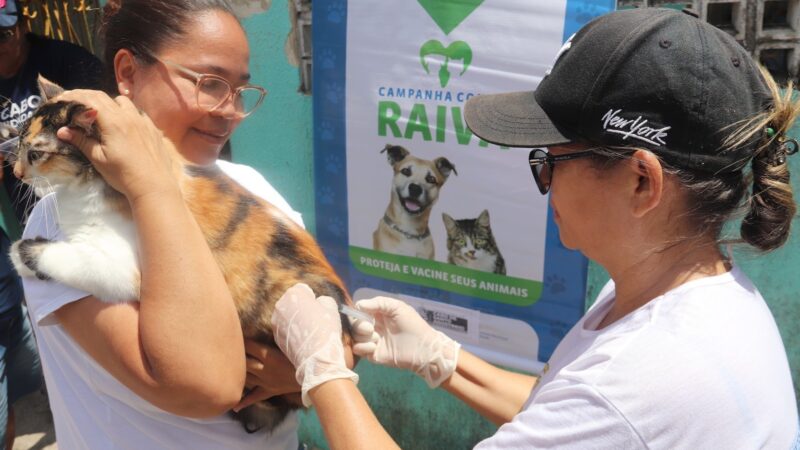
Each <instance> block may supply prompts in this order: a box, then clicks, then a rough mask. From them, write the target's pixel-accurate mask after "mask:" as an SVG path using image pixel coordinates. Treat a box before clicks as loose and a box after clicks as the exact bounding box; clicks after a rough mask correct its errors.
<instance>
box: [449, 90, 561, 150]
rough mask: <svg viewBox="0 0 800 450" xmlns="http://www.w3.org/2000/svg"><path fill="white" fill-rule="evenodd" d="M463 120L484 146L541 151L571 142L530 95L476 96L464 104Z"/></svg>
mask: <svg viewBox="0 0 800 450" xmlns="http://www.w3.org/2000/svg"><path fill="white" fill-rule="evenodd" d="M464 119H465V120H466V121H467V126H468V127H469V128H470V129H471V130H472V132H473V133H474V134H475V135H476V136H478V137H479V138H481V139H483V140H484V141H486V142H490V143H492V144H497V145H503V146H507V147H544V146H548V145H556V144H565V143H567V142H570V141H572V139H569V138H567V137H566V136H564V135H563V134H561V132H560V131H558V129H557V128H556V126H555V125H553V122H552V121H550V118H548V117H547V114H545V112H544V110H542V108H541V107H540V106H539V104H538V103H536V99H535V98H534V93H533V91H525V92H511V93H505V94H487V95H478V96H475V97H472V98H470V99H469V100H467V104H466V105H465V108H464Z"/></svg>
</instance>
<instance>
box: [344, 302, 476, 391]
mask: <svg viewBox="0 0 800 450" xmlns="http://www.w3.org/2000/svg"><path fill="white" fill-rule="evenodd" d="M356 308H358V309H359V310H361V311H364V312H366V313H368V314H370V315H372V316H373V317H374V318H375V324H374V328H373V326H372V324H370V323H369V322H367V321H364V320H358V321H356V323H354V324H353V337H354V338H355V341H356V343H355V345H353V352H354V353H355V354H357V355H360V356H363V357H366V358H367V359H369V360H370V361H372V362H374V363H377V364H381V365H384V366H388V367H396V368H400V369H408V370H411V371H412V372H414V373H416V374H417V375H419V376H421V377H422V378H423V379H424V380H425V381H426V382H427V383H428V386H430V387H431V388H435V387H438V386H439V385H440V384H442V382H443V381H445V380H446V379H448V378H450V376H451V375H452V374H453V371H455V369H456V364H457V362H458V351H459V349H460V348H461V344H459V343H458V342H456V341H454V340H452V339H450V338H449V337H447V335H445V334H444V333H442V332H441V331H437V330H435V329H433V327H431V326H430V325H428V322H426V321H425V320H424V319H423V318H422V317H420V315H419V313H417V311H416V310H415V309H414V308H412V307H411V306H409V305H408V304H406V303H404V302H402V301H400V300H396V299H393V298H389V297H375V298H371V299H367V300H361V301H359V302H358V303H356Z"/></svg>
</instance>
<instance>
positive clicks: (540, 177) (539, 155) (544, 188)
mask: <svg viewBox="0 0 800 450" xmlns="http://www.w3.org/2000/svg"><path fill="white" fill-rule="evenodd" d="M600 148H602V147H593V148H590V149H588V150H585V151H582V152H575V153H568V154H566V155H560V156H553V155H551V154H550V153H548V152H546V151H544V150H542V149H539V148H536V149H533V150H531V152H530V154H528V162H529V163H530V165H531V173H532V174H533V179H534V180H535V181H536V187H538V188H539V192H541V193H542V195H544V194H547V193H548V192H549V191H550V183H551V182H552V180H553V170H554V169H555V166H556V162H559V161H569V160H570V159H578V158H583V157H586V156H592V155H594V154H595V150H598V149H600Z"/></svg>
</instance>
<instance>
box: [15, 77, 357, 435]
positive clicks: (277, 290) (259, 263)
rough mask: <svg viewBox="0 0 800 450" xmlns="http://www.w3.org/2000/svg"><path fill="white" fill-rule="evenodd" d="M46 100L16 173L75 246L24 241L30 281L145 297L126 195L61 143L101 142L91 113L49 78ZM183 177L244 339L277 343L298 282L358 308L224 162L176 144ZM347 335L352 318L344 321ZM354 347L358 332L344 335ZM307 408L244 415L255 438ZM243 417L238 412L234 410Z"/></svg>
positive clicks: (23, 138)
mask: <svg viewBox="0 0 800 450" xmlns="http://www.w3.org/2000/svg"><path fill="white" fill-rule="evenodd" d="M40 89H41V90H42V97H43V99H44V100H43V104H42V105H41V106H40V107H39V109H38V110H37V111H36V112H35V113H34V114H33V116H32V117H31V118H30V119H29V120H28V121H27V122H26V123H25V124H24V125H23V126H22V128H21V129H20V131H19V144H18V149H17V154H16V163H15V173H19V174H20V175H23V181H24V182H26V183H28V184H32V185H34V186H33V187H34V189H37V190H38V192H37V194H38V195H40V196H41V195H42V194H44V193H46V192H42V187H43V186H42V184H43V182H44V184H47V188H48V190H49V191H51V192H54V193H55V195H56V201H55V202H54V203H55V204H56V205H57V208H58V211H57V214H58V223H59V227H60V228H61V230H62V232H63V234H64V236H65V240H64V241H59V242H56V241H49V240H46V239H44V238H38V239H26V240H22V241H18V242H16V243H14V245H13V246H12V249H11V258H12V261H13V262H14V265H15V267H16V269H17V271H18V272H19V273H20V275H22V276H29V277H30V276H36V277H38V278H40V279H52V280H55V281H57V282H59V283H62V284H65V285H67V286H71V287H74V288H77V289H80V290H82V291H85V292H89V293H91V294H93V295H94V296H95V297H97V298H98V299H100V300H103V301H107V302H115V301H128V300H131V299H136V298H138V297H139V282H140V279H139V269H138V256H137V253H136V249H137V238H136V233H135V227H134V223H133V221H132V219H131V211H130V207H129V204H128V202H127V200H126V199H125V197H124V196H123V195H122V194H121V193H119V192H117V191H115V190H114V189H113V188H111V187H110V186H109V185H108V184H107V183H106V182H105V181H104V180H103V178H102V177H101V176H100V175H99V174H98V172H97V171H96V170H95V169H94V168H93V167H92V165H91V164H90V163H89V161H88V160H87V159H86V157H85V156H84V155H83V154H82V153H81V151H80V150H79V149H77V148H76V147H73V146H71V145H69V144H67V143H65V142H62V141H60V140H58V139H57V138H56V131H57V130H58V129H59V128H60V127H63V126H69V127H79V128H81V129H83V130H84V131H86V132H87V134H89V135H91V136H94V137H97V138H99V137H100V134H99V130H98V128H97V126H96V125H95V124H94V123H93V120H91V118H92V117H93V115H92V114H88V113H89V112H90V111H89V110H88V109H87V108H86V107H85V106H84V105H81V104H79V103H75V102H66V101H59V100H58V94H59V93H60V92H62V90H61V88H60V87H58V86H56V85H54V84H52V83H49V82H47V81H46V80H40ZM165 143H166V145H167V147H168V148H170V149H171V151H170V153H171V154H172V156H173V157H172V159H173V166H174V168H175V173H176V177H178V179H179V180H180V187H181V191H182V193H183V196H184V199H185V201H186V202H187V204H188V206H189V209H190V210H191V212H192V214H193V215H194V217H195V219H196V220H197V223H198V224H199V225H200V228H201V230H202V232H203V234H204V236H205V237H206V240H207V242H208V245H209V247H210V248H211V250H212V252H213V254H214V257H215V259H216V260H217V262H218V263H219V265H220V267H221V269H222V272H223V274H224V276H225V279H226V281H227V283H228V287H229V289H230V291H231V294H232V296H233V299H234V301H235V303H236V307H237V310H238V312H239V318H240V320H241V323H242V330H243V332H244V336H245V337H246V338H250V339H256V340H258V341H260V342H262V343H265V344H269V345H274V340H273V336H272V330H271V324H270V317H271V316H272V311H273V308H274V305H275V303H276V302H277V300H278V298H280V296H281V295H282V294H283V293H284V292H285V291H286V289H288V288H289V287H291V286H292V285H294V284H295V283H298V282H303V283H306V284H308V285H309V286H310V287H311V289H313V290H314V292H315V293H316V294H317V295H328V296H331V297H333V298H334V299H335V300H336V301H337V302H339V303H347V304H351V303H352V301H351V299H350V297H349V295H348V293H347V291H346V290H345V286H344V284H343V283H342V281H341V280H340V279H339V277H338V276H337V275H336V273H334V271H333V268H332V267H331V265H330V264H329V263H328V261H327V260H326V259H325V256H324V255H323V253H322V251H321V249H320V248H319V246H318V245H317V244H316V242H315V241H314V239H313V238H312V237H311V235H310V234H308V233H307V232H306V231H305V230H304V229H302V228H301V227H300V226H299V225H297V224H296V223H295V222H294V221H292V220H291V219H289V218H288V217H287V216H286V215H285V214H284V213H283V212H281V211H280V210H279V209H278V208H276V207H274V206H272V205H271V204H269V203H267V202H266V201H264V200H262V199H261V198H259V197H257V196H255V195H253V194H251V193H250V192H249V191H248V190H246V189H245V188H243V187H242V186H240V185H239V184H237V183H236V182H235V181H233V180H232V179H231V178H229V177H228V176H227V175H225V174H224V173H223V172H222V171H221V169H219V168H218V167H217V166H216V165H212V166H203V167H201V166H196V165H191V164H189V163H187V162H186V161H185V160H183V158H182V157H181V156H180V155H179V154H178V152H177V150H175V148H174V146H173V145H172V143H171V142H169V140H167V139H166V138H165ZM342 325H343V327H344V329H345V330H349V326H350V325H349V322H348V321H347V320H342ZM344 339H345V341H347V342H349V339H350V337H349V335H348V336H345V337H344ZM300 406H301V402H300V401H299V396H282V397H277V398H274V399H270V400H268V401H265V402H260V403H258V404H255V405H253V406H252V407H248V408H246V409H243V410H242V411H240V412H239V413H237V414H234V416H235V417H236V418H237V419H238V420H239V421H240V422H241V423H242V425H243V426H244V428H245V429H246V430H247V431H248V432H254V431H257V430H259V429H261V428H267V429H269V430H272V429H274V428H275V427H276V426H277V425H278V424H280V423H281V421H282V420H283V419H284V418H285V417H286V414H287V413H288V412H289V411H290V410H292V409H295V408H298V407H300ZM232 414H233V413H232Z"/></svg>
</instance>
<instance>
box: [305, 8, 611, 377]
mask: <svg viewBox="0 0 800 450" xmlns="http://www.w3.org/2000/svg"><path fill="white" fill-rule="evenodd" d="M613 8H614V2H613V1H609V0H605V1H567V0H560V1H559V0H553V1H548V2H530V1H523V0H492V1H488V0H487V1H484V0H416V1H415V0H403V1H396V2H375V1H374V0H350V1H349V2H343V1H328V2H315V7H314V49H315V50H314V51H315V60H314V80H315V89H316V92H315V96H314V107H315V119H314V120H315V189H316V193H317V237H318V239H319V240H320V243H321V244H322V246H323V248H324V249H325V251H326V253H327V254H328V256H329V257H330V258H331V261H332V263H333V264H334V266H335V267H336V269H337V270H338V271H339V273H340V274H341V275H342V276H343V277H344V279H345V282H346V283H347V285H348V287H349V289H350V290H351V292H353V295H354V297H355V298H356V299H361V298H367V297H372V296H375V295H390V296H394V297H399V298H402V299H403V300H405V301H407V302H408V303H410V304H411V305H412V306H414V307H415V308H416V309H417V311H418V312H419V313H420V315H421V316H422V317H423V318H425V319H426V320H428V322H430V323H431V324H432V325H433V326H434V327H436V328H437V329H440V330H441V331H443V332H445V333H447V334H448V335H450V336H452V337H453V338H455V339H457V340H459V341H460V342H461V343H462V344H464V345H465V347H466V348H467V349H469V350H470V351H473V352H475V353H477V354H478V355H479V356H481V357H483V358H485V359H487V360H489V361H491V362H494V363H497V364H502V365H505V366H508V367H512V368H516V369H521V370H526V371H530V372H536V371H538V370H539V369H540V367H541V365H542V364H541V362H542V361H546V360H547V358H549V356H550V354H551V353H552V351H553V349H554V348H555V346H556V345H557V343H558V341H559V340H560V339H561V338H562V337H563V336H564V334H565V333H566V331H567V330H569V328H570V327H571V326H572V325H573V324H574V323H575V322H576V321H577V320H578V318H579V317H580V316H581V315H582V314H583V309H584V295H585V290H586V286H585V284H586V268H587V261H586V260H585V259H584V258H583V257H582V256H581V255H579V254H578V253H576V252H573V251H569V250H567V249H565V248H563V246H561V244H560V242H559V239H558V230H557V228H556V227H555V224H554V223H553V220H552V218H551V217H550V215H549V211H548V198H547V197H546V196H542V195H540V194H539V192H538V190H537V189H536V186H535V184H534V182H533V178H532V176H531V172H530V166H529V164H528V151H529V150H530V149H509V148H503V147H499V146H496V145H492V144H488V143H486V142H484V141H482V140H480V139H479V138H477V137H476V136H474V135H473V134H472V133H471V131H470V130H469V128H468V127H467V126H466V123H465V121H464V104H465V102H466V101H467V100H468V99H469V98H471V97H473V96H476V95H481V94H488V93H496V92H510V91H521V90H533V89H535V88H536V86H537V84H538V83H539V82H540V81H541V79H542V78H543V77H544V76H545V73H546V71H547V70H548V68H550V67H551V66H552V64H553V62H554V60H555V56H556V54H557V53H558V52H559V49H560V48H561V46H562V45H563V42H564V41H565V40H566V39H567V38H568V37H569V36H570V35H571V34H572V33H574V32H575V31H577V29H578V28H579V27H580V26H581V25H582V24H584V23H586V22H588V21H589V20H591V19H592V18H593V17H596V16H598V15H600V14H603V13H606V12H609V11H611V10H613Z"/></svg>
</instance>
